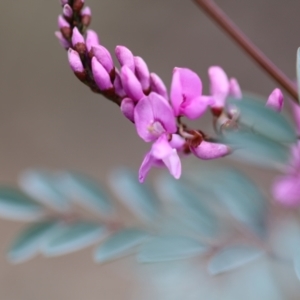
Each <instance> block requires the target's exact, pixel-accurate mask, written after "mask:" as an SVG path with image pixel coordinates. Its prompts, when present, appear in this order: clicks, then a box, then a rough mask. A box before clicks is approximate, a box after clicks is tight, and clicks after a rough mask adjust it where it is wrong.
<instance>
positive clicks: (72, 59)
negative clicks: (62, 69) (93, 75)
mask: <svg viewBox="0 0 300 300" xmlns="http://www.w3.org/2000/svg"><path fill="white" fill-rule="evenodd" d="M68 59H69V64H70V66H71V69H72V70H73V71H74V72H76V73H82V72H84V67H83V64H82V62H81V59H80V56H79V54H78V52H76V51H75V50H73V49H71V48H69V50H68Z"/></svg>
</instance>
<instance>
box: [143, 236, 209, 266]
mask: <svg viewBox="0 0 300 300" xmlns="http://www.w3.org/2000/svg"><path fill="white" fill-rule="evenodd" d="M206 250H207V247H206V246H205V245H203V244H202V243H200V242H199V241H197V240H195V239H193V238H189V237H186V236H179V235H178V236H176V235H169V236H168V235H166V236H159V237H155V238H153V239H151V240H150V241H149V242H147V243H145V244H144V245H143V246H142V247H141V250H140V251H139V254H138V257H137V258H138V261H140V262H143V263H151V262H161V261H171V260H178V259H186V258H191V257H194V256H198V255H200V254H203V253H204V252H206Z"/></svg>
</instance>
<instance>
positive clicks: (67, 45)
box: [55, 31, 71, 49]
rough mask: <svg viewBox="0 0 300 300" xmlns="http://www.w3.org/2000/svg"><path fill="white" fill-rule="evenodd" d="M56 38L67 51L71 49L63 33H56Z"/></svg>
mask: <svg viewBox="0 0 300 300" xmlns="http://www.w3.org/2000/svg"><path fill="white" fill-rule="evenodd" d="M55 36H56V37H57V39H58V40H59V42H60V44H61V46H62V47H63V48H65V49H69V48H70V46H71V45H70V43H69V42H68V41H67V40H66V39H65V38H64V37H63V35H62V33H61V32H60V31H55Z"/></svg>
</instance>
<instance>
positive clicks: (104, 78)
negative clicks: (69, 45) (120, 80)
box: [92, 57, 113, 91]
mask: <svg viewBox="0 0 300 300" xmlns="http://www.w3.org/2000/svg"><path fill="white" fill-rule="evenodd" d="M92 72H93V76H94V80H95V82H96V84H97V86H98V87H99V88H100V90H101V91H107V90H110V89H112V88H113V85H112V83H111V80H110V76H109V74H108V72H107V71H106V70H105V69H104V67H103V66H102V65H101V64H100V63H99V62H98V60H97V59H96V57H93V58H92Z"/></svg>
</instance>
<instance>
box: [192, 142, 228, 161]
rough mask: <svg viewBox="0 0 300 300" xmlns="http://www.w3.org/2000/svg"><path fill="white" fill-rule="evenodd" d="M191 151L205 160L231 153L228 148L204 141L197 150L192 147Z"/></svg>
mask: <svg viewBox="0 0 300 300" xmlns="http://www.w3.org/2000/svg"><path fill="white" fill-rule="evenodd" d="M191 151H192V152H193V153H194V154H195V155H196V156H197V157H198V158H200V159H203V160H209V159H215V158H219V157H222V156H225V155H227V154H229V153H230V149H229V147H228V146H226V145H223V144H217V143H210V142H206V141H202V142H201V144H200V145H199V146H198V147H196V148H193V147H191Z"/></svg>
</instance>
